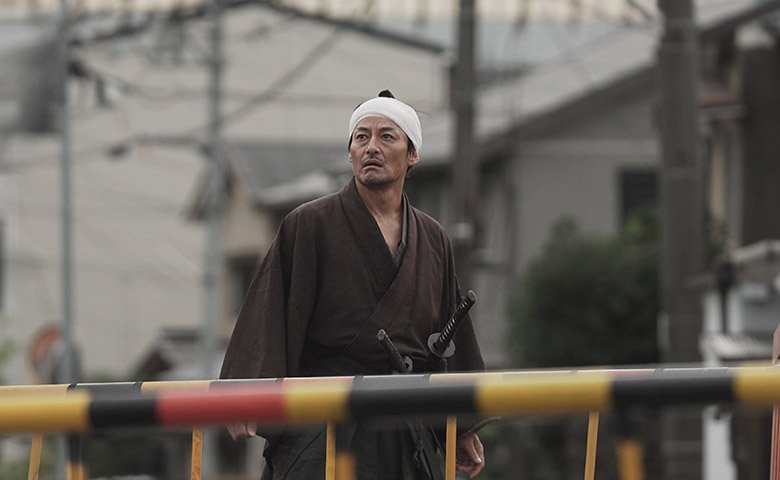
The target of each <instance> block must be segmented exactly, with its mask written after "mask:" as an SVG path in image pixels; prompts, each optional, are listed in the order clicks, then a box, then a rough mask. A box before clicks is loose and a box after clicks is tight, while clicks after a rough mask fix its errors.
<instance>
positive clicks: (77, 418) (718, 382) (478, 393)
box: [0, 366, 780, 479]
mask: <svg viewBox="0 0 780 480" xmlns="http://www.w3.org/2000/svg"><path fill="white" fill-rule="evenodd" d="M778 402H780V369H776V368H773V367H769V366H767V367H733V368H726V367H724V368H655V369H627V370H569V371H504V372H480V373H447V374H426V375H403V376H399V375H393V376H365V377H324V378H323V377H317V378H284V379H260V380H214V381H185V382H137V383H108V384H74V385H42V386H11V387H0V432H1V433H19V432H53V431H60V432H70V433H78V432H88V431H91V430H96V429H105V428H115V427H126V426H128V425H134V426H161V427H171V426H202V425H210V424H214V425H221V424H227V423H234V422H239V421H256V422H259V423H293V424H305V423H326V422H334V423H335V425H336V428H335V430H336V431H335V434H334V435H333V436H335V437H336V438H337V439H338V436H339V432H338V430H339V428H338V426H339V425H342V424H346V423H349V422H353V421H360V420H362V419H366V418H372V417H381V416H403V415H440V416H442V417H443V416H445V415H461V414H477V415H483V416H495V415H500V416H514V415H522V414H527V413H566V412H585V411H589V412H599V411H601V412H605V411H617V412H622V411H625V410H626V409H629V408H632V407H638V406H654V407H657V406H666V405H679V404H688V405H691V404H702V405H703V404H714V403H717V404H732V403H736V404H746V405H765V406H771V405H773V404H774V403H778ZM590 423H591V428H593V427H594V426H597V423H595V422H590ZM589 437H593V441H595V432H593V431H591V433H589ZM337 446H338V441H337ZM590 448H591V447H590V445H589V449H590ZM594 448H595V446H594ZM629 450H631V452H629V453H631V455H628V453H627V454H626V458H631V457H632V456H633V457H636V456H637V452H636V449H633V450H632V449H629ZM627 451H628V450H627ZM339 453H340V451H339V450H338V448H337V449H336V468H335V470H336V475H339V472H340V471H341V475H342V476H340V477H338V478H340V479H342V478H345V477H346V478H353V477H350V476H349V473H348V472H347V471H348V470H349V469H347V470H344V469H343V468H342V469H341V470H340V468H339V465H348V464H349V462H346V461H344V460H343V458H341V459H340V457H339ZM639 453H640V454H641V452H639ZM590 455H591V453H590V452H589V456H590ZM193 458H195V455H193ZM639 458H641V455H640V457H639ZM590 462H595V457H593V458H592V459H591V460H590ZM631 463H632V464H633V465H636V464H637V460H636V458H634V460H631ZM31 465H32V461H31ZM588 468H589V469H592V468H593V467H592V464H589V466H588ZM629 470H630V469H629ZM634 470H636V468H634ZM345 472H347V473H345ZM632 478H641V477H638V476H636V474H634V476H633V477H632Z"/></svg>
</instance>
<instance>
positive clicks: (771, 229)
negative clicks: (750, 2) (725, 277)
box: [740, 28, 780, 245]
mask: <svg viewBox="0 0 780 480" xmlns="http://www.w3.org/2000/svg"><path fill="white" fill-rule="evenodd" d="M744 30H745V31H744V32H741V35H740V46H741V49H740V55H741V60H740V66H741V90H742V98H743V101H744V103H745V108H746V110H747V114H746V116H745V119H744V122H743V126H744V128H743V132H744V162H745V169H744V184H743V192H744V211H743V225H742V227H743V238H742V242H743V243H742V244H743V245H748V244H750V243H753V242H757V241H760V240H763V239H767V238H780V222H778V221H777V218H778V216H777V212H776V211H775V209H774V208H773V207H774V206H775V205H780V189H778V188H777V183H778V179H780V162H778V161H777V160H778V154H779V153H780V135H778V134H777V133H778V132H780V88H778V87H777V86H778V85H780V48H779V47H778V45H777V40H775V39H772V38H771V37H770V36H769V35H768V34H767V33H764V32H759V31H758V30H757V29H747V28H746V29H744Z"/></svg>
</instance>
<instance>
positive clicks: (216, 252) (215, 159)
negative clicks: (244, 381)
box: [202, 0, 225, 476]
mask: <svg viewBox="0 0 780 480" xmlns="http://www.w3.org/2000/svg"><path fill="white" fill-rule="evenodd" d="M210 7H211V30H210V44H211V54H210V56H209V60H208V64H209V106H208V116H209V130H208V162H209V168H208V182H207V184H208V195H207V202H208V205H207V214H206V222H207V227H206V252H205V258H204V261H205V268H204V273H203V289H204V295H203V297H204V299H205V304H204V308H203V328H202V341H203V375H204V379H206V380H209V379H212V378H214V377H215V376H216V372H215V371H214V361H215V359H216V358H215V355H216V326H217V324H218V322H219V319H220V313H221V308H220V305H221V302H220V298H221V296H220V294H219V292H220V281H219V280H220V278H221V275H220V273H221V271H222V255H221V252H222V215H223V208H224V205H223V204H224V202H223V201H222V197H223V195H224V190H225V188H224V178H225V175H224V171H223V168H222V163H221V161H220V155H221V152H222V111H221V107H222V80H223V78H222V77H223V72H224V63H225V61H224V52H223V50H224V49H223V34H222V10H223V6H222V2H221V0H212V2H211V5H210ZM203 433H204V435H203V437H204V438H203V473H204V476H206V475H208V476H212V475H213V474H214V473H215V468H216V465H215V462H216V448H214V446H215V444H216V435H215V434H214V432H213V431H211V430H205V431H204V432H203Z"/></svg>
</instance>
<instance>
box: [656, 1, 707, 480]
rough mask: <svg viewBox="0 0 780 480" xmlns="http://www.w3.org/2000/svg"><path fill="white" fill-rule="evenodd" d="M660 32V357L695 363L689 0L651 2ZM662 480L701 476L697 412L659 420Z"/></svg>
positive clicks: (694, 125)
mask: <svg viewBox="0 0 780 480" xmlns="http://www.w3.org/2000/svg"><path fill="white" fill-rule="evenodd" d="M658 7H659V9H660V10H661V12H662V13H663V15H664V31H663V35H662V37H661V42H660V46H659V49H658V63H659V69H658V70H659V80H660V94H661V95H660V96H661V115H660V122H661V125H660V128H661V152H662V155H663V162H662V167H661V278H660V281H661V305H662V315H663V317H662V321H663V322H665V325H663V323H662V325H663V326H665V328H662V331H664V330H665V331H666V335H664V336H659V340H660V341H661V344H662V355H663V360H664V361H665V362H668V363H681V362H699V361H701V354H700V352H699V335H700V332H701V322H702V320H701V307H700V303H699V301H700V299H699V298H698V295H697V293H696V292H695V291H693V290H691V289H690V288H686V286H685V282H686V279H687V278H690V276H691V275H693V274H695V273H699V272H701V271H702V270H703V269H704V267H705V263H704V261H705V260H704V248H705V242H706V234H705V229H704V193H703V180H702V178H703V175H702V165H701V159H700V157H699V154H698V142H699V131H698V112H697V107H698V105H697V96H696V83H697V79H698V69H697V63H698V58H697V52H698V46H697V32H696V26H695V24H694V20H693V4H692V0H659V1H658ZM661 428H662V445H663V448H662V460H663V461H662V464H663V465H664V478H665V479H666V480H678V479H686V480H690V479H699V478H701V476H702V465H701V462H702V452H701V450H702V449H701V442H702V425H701V413H700V411H698V410H693V409H683V408H676V409H673V410H668V411H667V412H665V413H664V417H663V419H662V426H661Z"/></svg>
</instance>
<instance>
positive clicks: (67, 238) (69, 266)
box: [55, 0, 80, 478]
mask: <svg viewBox="0 0 780 480" xmlns="http://www.w3.org/2000/svg"><path fill="white" fill-rule="evenodd" d="M58 44H59V48H60V52H59V53H60V55H59V62H60V63H59V86H58V87H59V98H58V100H59V108H58V112H57V120H58V122H59V128H60V222H61V228H62V230H61V241H62V244H61V247H60V249H61V257H62V259H61V260H62V265H61V271H60V276H61V279H60V280H61V293H62V300H61V308H62V319H61V321H60V322H61V323H60V341H61V342H62V363H61V364H60V368H59V369H57V373H58V375H57V377H58V378H57V381H58V382H59V383H74V382H75V381H76V380H77V379H76V372H75V370H76V368H75V363H76V362H75V355H74V353H75V348H74V347H73V334H72V330H73V311H74V308H73V298H74V292H75V290H76V288H75V287H76V286H75V282H74V275H73V222H72V213H73V206H72V193H71V185H72V183H73V180H72V172H71V150H72V147H71V141H72V132H71V123H70V101H69V95H68V70H69V67H70V11H69V9H68V0H60V28H59V41H58ZM74 442H75V443H76V444H78V443H79V442H80V440H79V439H78V437H66V436H64V435H63V436H60V440H59V441H58V444H59V449H58V454H57V456H56V465H55V467H56V474H57V475H58V477H59V478H65V473H66V470H67V467H66V463H67V462H68V451H69V450H70V448H69V445H70V444H73V443H74ZM69 460H70V461H79V460H80V459H78V458H70V459H69Z"/></svg>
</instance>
